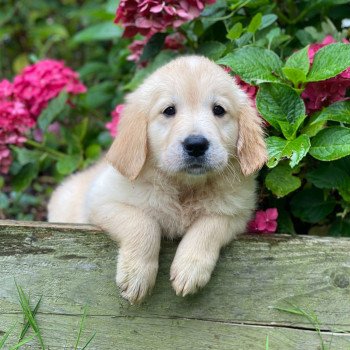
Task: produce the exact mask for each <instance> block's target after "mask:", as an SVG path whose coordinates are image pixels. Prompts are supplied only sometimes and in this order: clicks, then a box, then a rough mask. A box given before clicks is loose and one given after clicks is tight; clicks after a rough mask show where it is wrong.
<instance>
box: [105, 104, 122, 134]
mask: <svg viewBox="0 0 350 350" xmlns="http://www.w3.org/2000/svg"><path fill="white" fill-rule="evenodd" d="M123 109H124V105H123V104H121V105H117V106H116V107H115V108H114V110H113V111H112V113H111V115H112V121H111V122H109V123H107V124H106V129H108V130H109V133H110V134H111V136H112V137H115V136H116V135H117V133H118V124H119V120H120V115H121V113H122V112H123Z"/></svg>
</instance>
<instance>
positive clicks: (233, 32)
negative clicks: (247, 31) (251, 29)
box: [226, 22, 243, 40]
mask: <svg viewBox="0 0 350 350" xmlns="http://www.w3.org/2000/svg"><path fill="white" fill-rule="evenodd" d="M242 32H243V26H242V23H240V22H238V23H236V24H235V25H234V26H233V27H232V28H231V29H230V30H229V31H228V33H227V35H226V38H227V39H230V40H235V39H238V38H239V37H240V36H241V34H242Z"/></svg>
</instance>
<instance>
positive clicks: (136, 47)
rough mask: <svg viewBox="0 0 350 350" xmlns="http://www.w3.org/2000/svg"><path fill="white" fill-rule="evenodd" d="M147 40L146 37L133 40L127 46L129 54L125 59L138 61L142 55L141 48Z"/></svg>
mask: <svg viewBox="0 0 350 350" xmlns="http://www.w3.org/2000/svg"><path fill="white" fill-rule="evenodd" d="M147 42H148V38H145V39H143V40H135V41H133V43H132V44H131V45H129V46H128V49H129V50H130V51H131V55H129V56H128V57H127V60H128V61H134V62H138V61H139V60H140V57H141V55H142V51H143V48H144V47H145V46H146V44H147Z"/></svg>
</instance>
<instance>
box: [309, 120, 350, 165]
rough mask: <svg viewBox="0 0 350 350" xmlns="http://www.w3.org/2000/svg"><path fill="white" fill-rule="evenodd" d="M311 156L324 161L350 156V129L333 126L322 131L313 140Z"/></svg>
mask: <svg viewBox="0 0 350 350" xmlns="http://www.w3.org/2000/svg"><path fill="white" fill-rule="evenodd" d="M310 154H311V155H312V156H313V157H314V158H316V159H318V160H323V161H330V160H336V159H339V158H342V157H345V156H347V155H350V129H349V128H345V127H342V126H333V127H329V128H326V129H323V130H321V131H320V132H319V133H318V134H317V135H316V136H315V137H313V138H312V139H311V148H310Z"/></svg>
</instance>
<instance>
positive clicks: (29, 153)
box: [12, 146, 43, 165]
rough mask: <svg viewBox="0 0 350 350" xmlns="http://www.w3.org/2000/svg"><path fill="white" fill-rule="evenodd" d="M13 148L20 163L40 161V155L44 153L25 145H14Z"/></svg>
mask: <svg viewBox="0 0 350 350" xmlns="http://www.w3.org/2000/svg"><path fill="white" fill-rule="evenodd" d="M12 149H13V150H14V151H15V154H16V159H17V160H18V162H19V164H20V165H25V164H28V163H36V162H39V159H40V157H41V156H42V155H43V153H42V151H36V150H29V149H27V148H24V147H15V146H13V147H12Z"/></svg>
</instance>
